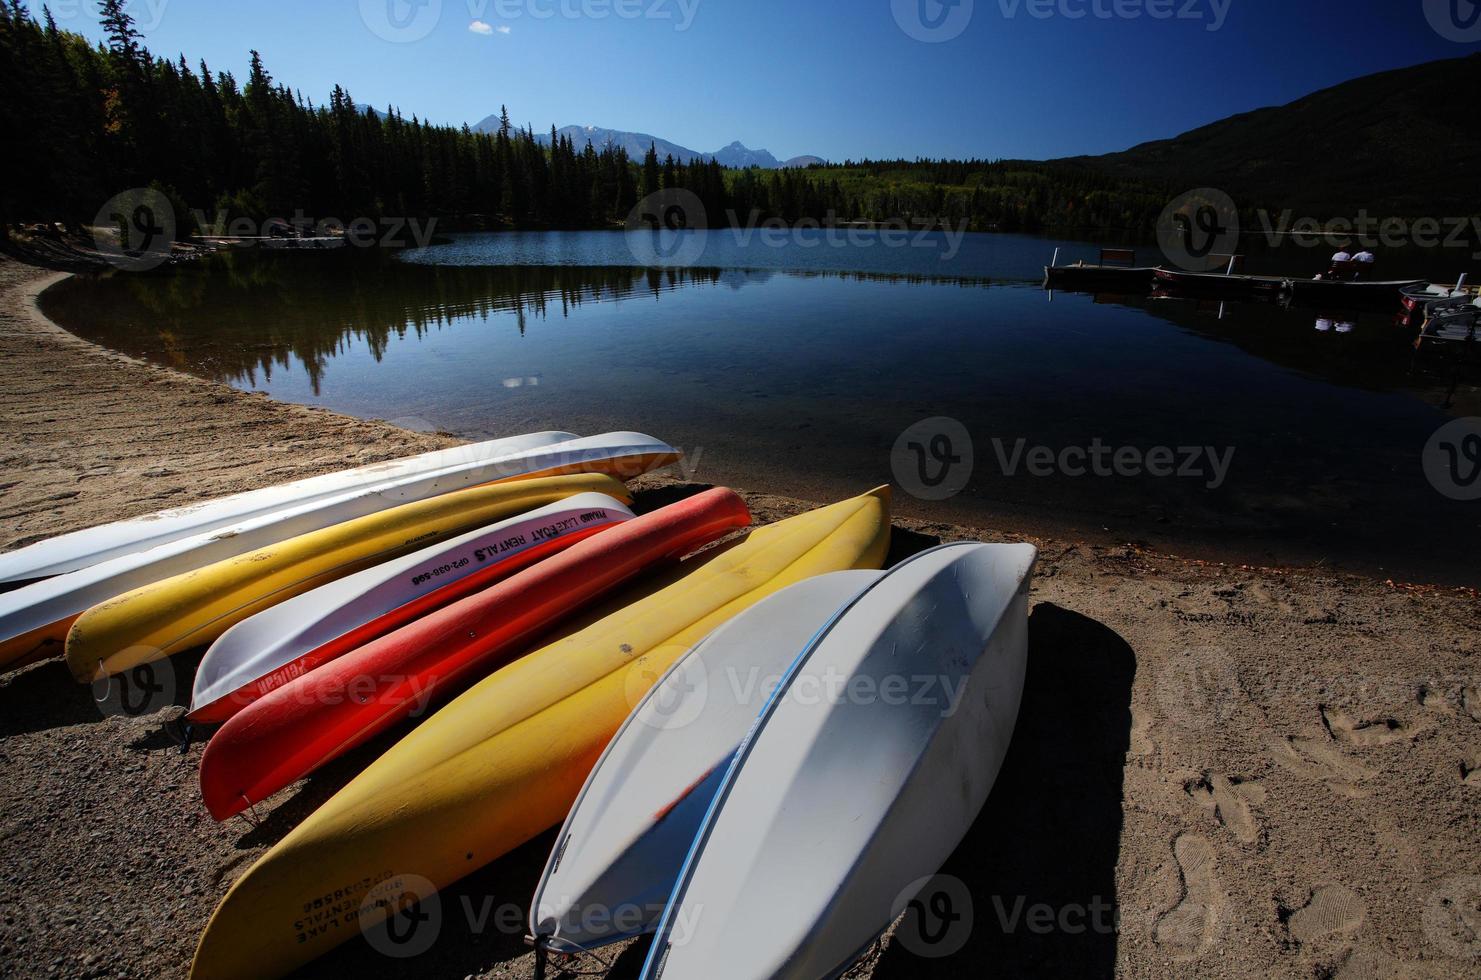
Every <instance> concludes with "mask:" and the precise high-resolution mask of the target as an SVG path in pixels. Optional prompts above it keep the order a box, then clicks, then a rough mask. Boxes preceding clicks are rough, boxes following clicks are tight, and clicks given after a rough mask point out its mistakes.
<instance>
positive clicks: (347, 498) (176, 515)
mask: <svg viewBox="0 0 1481 980" xmlns="http://www.w3.org/2000/svg"><path fill="white" fill-rule="evenodd" d="M578 438H580V437H579V436H577V435H575V434H573V433H570V432H536V433H532V434H530V435H524V436H514V437H512V438H509V439H495V440H492V441H490V442H481V443H476V444H473V445H468V446H454V447H452V448H450V449H440V450H438V451H437V452H432V453H423V454H421V455H420V456H409V457H407V458H405V459H393V460H388V461H386V462H384V463H373V464H371V465H369V466H359V467H356V468H354V469H349V470H341V471H339V472H337V473H326V474H324V475H323V476H315V477H310V478H308V479H306V480H295V481H294V482H292V483H284V484H281V485H279V486H275V487H264V488H262V489H261V490H249V491H247V492H246V493H238V494H233V495H231V496H229V497H220V498H218V499H216V500H207V501H204V502H202V503H198V504H189V505H187V506H184V507H175V508H171V509H170V510H162V511H159V512H158V513H155V514H146V515H144V516H143V517H135V518H132V519H130V520H126V521H115V522H114V523H112V524H102V525H99V526H98V527H90V528H85V529H83V530H81V531H73V532H71V533H70V534H60V535H57V536H56V537H54V538H47V539H46V540H45V541H38V542H36V543H35V544H33V545H28V546H26V547H24V548H17V549H16V550H15V551H9V552H6V553H4V554H0V582H4V583H18V584H19V583H25V582H32V581H37V580H39V579H44V578H50V577H51V576H53V575H61V574H63V573H65V572H75V571H77V570H78V569H79V568H87V567H88V566H90V565H96V564H98V563H99V562H104V561H108V560H109V559H111V558H117V557H118V556H120V555H128V554H133V553H134V552H136V551H147V550H148V549H150V548H154V547H158V546H159V545H162V544H168V543H170V542H171V541H178V540H180V539H181V538H188V537H190V536H191V535H195V534H200V533H202V532H204V531H214V530H216V529H217V528H223V527H229V526H230V525H233V524H240V523H241V522H243V521H248V520H252V519H254V518H260V517H265V516H268V515H270V514H275V513H280V512H282V511H286V510H290V509H293V508H298V507H304V506H306V505H310V504H314V503H316V502H321V501H328V500H331V499H333V500H335V501H336V502H335V503H334V504H332V505H331V507H330V510H331V514H330V515H327V516H330V517H332V518H335V519H339V520H348V519H349V518H351V517H360V516H362V515H363V514H366V513H370V511H368V510H364V509H363V508H364V507H366V506H374V505H375V504H377V503H379V504H380V506H381V507H391V506H394V505H395V504H397V503H405V502H408V501H411V500H416V499H418V498H417V496H415V494H417V493H419V492H420V491H421V490H422V488H423V487H424V486H426V484H423V483H421V482H419V481H418V479H417V478H419V477H426V476H429V475H433V474H437V475H438V477H437V478H436V485H437V486H438V487H444V488H447V489H457V488H458V487H459V486H472V485H473V484H472V483H462V484H459V483H458V482H456V479H457V478H456V476H455V475H454V474H456V473H459V472H467V473H469V474H470V477H469V478H470V479H472V480H474V481H475V482H478V483H482V482H486V480H485V479H484V478H483V477H482V475H481V474H479V473H478V472H476V471H477V470H478V469H480V468H481V466H482V464H483V463H485V462H489V461H492V460H496V459H500V458H503V457H507V456H509V455H511V454H514V453H521V452H526V451H528V450H531V449H538V448H540V447H542V446H550V445H554V444H555V443H560V442H570V441H571V440H573V439H578ZM470 463H471V464H472V466H471V467H470V465H469V464H470ZM493 479H497V477H493ZM432 489H434V492H441V491H440V490H437V489H435V488H432ZM366 491H370V492H371V493H372V494H378V495H379V499H377V498H376V497H375V496H366ZM339 515H343V516H339Z"/></svg>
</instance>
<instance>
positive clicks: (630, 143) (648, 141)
mask: <svg viewBox="0 0 1481 980" xmlns="http://www.w3.org/2000/svg"><path fill="white" fill-rule="evenodd" d="M355 108H356V109H358V110H360V111H361V112H367V111H368V112H372V113H374V114H375V115H376V116H377V117H378V118H384V117H385V113H384V112H382V111H381V110H380V109H377V108H376V107H375V106H372V105H365V104H361V103H357V104H356V106H355ZM498 128H499V117H498V115H492V116H486V117H485V118H484V119H483V120H481V121H480V122H479V123H478V125H476V126H474V127H473V131H474V132H475V133H492V132H496V131H497V130H498ZM556 132H557V133H559V134H560V135H561V136H568V137H570V139H571V142H572V143H574V144H576V149H577V150H580V149H581V148H582V147H584V146H585V145H586V142H587V140H590V141H591V145H592V146H594V147H596V148H597V149H601V148H602V147H604V146H607V145H609V144H610V145H612V146H620V147H622V148H623V149H624V150H626V151H627V155H628V156H629V157H631V158H632V159H634V160H636V161H638V162H640V163H641V162H642V160H643V157H644V156H646V155H647V153H648V147H650V146H652V147H655V148H656V149H657V150H658V159H659V160H660V161H662V160H663V159H664V158H665V157H669V156H672V157H673V158H674V159H675V160H676V161H678V162H679V163H693V162H694V161H695V160H709V159H710V158H711V157H713V158H714V159H716V160H718V161H720V166H722V167H732V168H735V169H745V168H747V167H760V168H761V169H762V170H778V169H782V168H787V167H799V168H800V167H810V166H812V165H813V164H816V163H826V162H827V161H825V160H824V159H823V158H822V157H815V156H800V157H792V158H791V159H790V160H778V159H777V158H776V157H775V156H773V155H772V153H771V151H770V150H753V149H751V148H750V147H748V146H746V145H745V144H744V143H742V142H740V141H739V140H736V141H735V142H734V143H731V144H730V145H729V146H725V147H721V148H720V149H718V150H714V151H712V152H709V153H705V152H702V151H700V150H691V149H689V147H687V146H680V145H679V144H678V143H673V142H670V141H669V140H666V139H661V138H659V137H657V136H650V135H648V134H647V133H628V132H624V131H623V130H620V129H603V128H602V127H601V126H567V127H565V128H564V129H559V130H557V131H556ZM535 142H537V143H539V144H540V145H541V146H549V145H550V133H548V132H544V131H542V132H538V133H536V134H535Z"/></svg>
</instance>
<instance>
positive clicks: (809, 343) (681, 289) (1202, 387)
mask: <svg viewBox="0 0 1481 980" xmlns="http://www.w3.org/2000/svg"><path fill="white" fill-rule="evenodd" d="M717 242H718V243H719V244H716V243H717ZM921 242H922V243H921V244H919V245H917V246H916V247H901V248H896V247H888V246H879V247H874V246H861V245H859V244H857V243H852V244H849V243H844V244H837V245H829V244H823V245H818V246H809V245H803V244H799V243H796V242H793V243H790V244H789V245H787V246H786V247H782V248H774V247H769V246H766V245H761V244H759V243H756V242H753V243H752V244H751V245H749V246H747V245H741V244H738V243H736V242H735V240H734V238H733V236H732V234H731V233H729V232H723V233H715V232H711V233H710V235H709V236H708V241H707V243H706V249H711V248H713V249H715V251H713V252H709V253H707V258H706V259H705V261H714V262H716V263H717V264H718V265H721V266H725V267H723V268H666V269H654V268H643V267H638V266H635V265H633V262H634V259H633V254H632V250H631V249H630V248H629V247H628V243H627V241H626V238H625V236H624V235H622V234H619V233H600V232H594V233H576V234H556V233H549V234H507V235H470V236H459V237H457V238H456V239H455V240H454V241H453V242H452V243H451V244H447V245H438V246H432V247H429V248H426V249H418V250H414V251H411V252H408V253H402V254H401V255H400V256H395V255H391V254H387V253H381V252H364V251H360V250H355V249H346V250H341V251H338V252H334V253H323V254H272V253H261V254H258V253H250V252H233V253H227V254H222V255H219V256H215V257H213V258H212V259H211V260H209V261H204V262H199V263H194V264H188V265H185V266H182V267H178V268H175V269H169V270H158V271H156V272H154V273H149V274H144V275H137V274H135V275H125V274H119V275H111V276H100V277H94V278H77V279H73V280H71V281H69V282H66V283H63V284H62V285H61V286H58V287H56V288H54V289H52V290H50V291H49V292H48V293H47V294H46V295H45V296H44V298H43V306H44V308H45V309H46V311H47V312H48V313H49V314H50V315H52V316H54V317H55V318H56V319H58V320H59V321H60V322H61V323H63V324H64V325H66V326H68V327H69V328H70V329H72V330H74V331H75V332H77V333H79V334H81V335H83V336H85V337H87V338H89V339H92V340H96V341H98V342H100V343H103V344H105V345H107V346H109V347H113V348H116V349H119V350H123V351H126V352H128V353H131V354H135V355H138V356H142V357H146V358H148V359H150V360H153V361H157V362H159V363H163V364H168V365H170V366H173V367H177V368H181V369H183V370H186V371H190V372H193V373H196V374H200V375H203V376H206V377H210V378H214V379H218V380H221V381H226V382H228V383H230V384H232V385H235V386H237V387H239V388H243V389H248V390H258V391H265V392H267V393H268V394H270V395H272V396H273V397H276V398H280V399H283V400H287V401H293V402H301V403H306V404H316V405H323V406H325V407H328V408H332V409H336V410H339V411H343V412H348V413H351V414H355V415H360V416H365V417H377V418H386V419H392V420H396V421H399V422H401V423H403V424H410V425H414V426H417V427H431V428H436V429H441V430H446V431H450V432H455V433H458V434H461V435H466V436H470V437H478V436H488V435H493V434H504V433H509V432H513V431H524V430H531V429H542V428H564V429H569V430H572V431H577V432H597V431H602V430H606V429H614V428H623V429H638V430H642V431H645V432H649V433H651V434H653V435H655V436H658V437H660V438H663V439H666V440H668V441H669V442H671V443H674V444H676V445H679V446H681V447H682V448H684V449H685V450H687V451H688V452H689V453H690V463H691V465H693V466H695V467H696V468H695V472H694V477H695V479H698V480H702V481H705V482H717V483H734V484H736V485H740V486H746V487H750V488H756V489H767V490H771V491H774V492H778V493H785V494H795V495H799V496H806V497H811V498H814V499H825V498H833V497H840V496H843V495H845V494H849V493H854V492H858V491H861V490H864V489H868V488H869V487H871V486H874V485H877V484H879V483H885V482H897V483H899V482H901V481H904V482H906V483H910V482H912V481H914V480H918V479H919V476H918V471H917V470H916V465H915V464H916V463H918V462H919V456H920V455H921V454H925V455H927V456H930V455H931V452H932V450H933V449H939V448H940V447H941V446H942V445H943V444H940V443H936V442H933V438H934V437H935V436H936V435H938V434H939V433H938V432H937V431H936V429H934V428H930V429H928V430H927V431H925V432H924V434H923V435H922V436H921V437H920V438H918V439H915V440H906V441H907V442H909V441H915V442H917V444H918V445H920V446H921V447H922V448H921V449H920V450H909V449H908V448H903V447H902V448H901V449H899V450H897V447H896V443H897V440H898V439H899V438H900V436H901V434H902V432H904V431H905V430H906V429H907V428H909V427H910V426H912V425H913V424H915V423H918V422H920V421H921V420H924V419H928V418H933V417H947V418H950V419H954V420H956V421H957V422H959V423H960V425H961V427H962V429H964V430H965V436H963V435H962V434H961V430H959V429H951V430H949V432H950V433H952V434H954V435H953V441H952V443H951V451H950V454H949V455H951V456H956V457H961V462H959V463H956V464H954V465H953V467H952V471H951V472H952V475H953V476H955V477H962V476H964V475H965V470H964V467H970V471H971V475H970V479H968V480H967V481H966V485H965V487H964V488H963V489H962V490H961V492H960V493H959V494H957V495H955V496H953V497H950V498H949V499H946V500H940V501H934V500H925V499H920V498H918V497H915V496H912V495H910V494H908V493H904V492H902V493H899V494H897V503H898V509H899V511H900V512H901V513H904V514H908V515H912V516H926V517H932V518H937V519H942V520H959V521H966V522H972V521H976V522H982V523H985V524H987V525H988V526H991V527H996V528H1001V529H1004V530H1007V531H1025V532H1050V533H1052V532H1058V533H1066V532H1069V533H1075V534H1080V535H1085V536H1088V537H1090V538H1092V539H1094V540H1105V541H1144V542H1147V543H1150V544H1152V545H1154V546H1158V547H1162V548H1165V549H1167V550H1171V551H1175V552H1179V553H1186V554H1208V555H1213V556H1219V557H1226V558H1231V557H1232V558H1238V559H1241V560H1251V561H1261V562H1280V563H1284V562H1301V563H1306V562H1314V561H1322V562H1327V563H1331V564H1335V565H1338V566H1341V567H1347V568H1353V569H1361V570H1365V571H1382V572H1383V573H1384V574H1388V575H1393V576H1395V577H1401V578H1409V579H1431V580H1444V581H1467V580H1474V578H1475V577H1476V576H1475V575H1474V568H1475V565H1476V563H1475V560H1474V555H1475V553H1476V546H1477V545H1478V544H1481V514H1478V510H1481V505H1478V504H1475V503H1470V504H1467V503H1461V502H1457V501H1455V500H1451V499H1449V498H1447V497H1446V496H1444V495H1442V494H1441V493H1440V492H1438V491H1437V490H1436V489H1435V488H1434V487H1433V486H1432V485H1431V483H1430V482H1429V480H1428V479H1427V478H1426V476H1425V474H1424V472H1423V470H1422V467H1421V453H1422V451H1423V449H1424V446H1425V444H1426V442H1427V441H1428V440H1429V439H1430V437H1431V436H1432V435H1433V434H1434V433H1435V431H1436V430H1437V429H1438V428H1439V427H1440V426H1441V425H1443V424H1444V423H1446V422H1447V421H1449V420H1450V419H1452V418H1455V417H1460V416H1469V415H1481V398H1478V395H1477V370H1476V368H1475V366H1474V364H1473V363H1469V362H1473V361H1474V360H1475V358H1474V357H1473V356H1471V355H1470V352H1468V351H1465V350H1461V351H1459V352H1456V351H1451V352H1446V351H1443V350H1441V349H1440V348H1438V347H1421V348H1420V349H1419V350H1417V351H1416V350H1415V349H1413V348H1412V347H1411V346H1410V345H1409V344H1407V343H1406V342H1405V337H1406V335H1405V334H1404V333H1403V332H1402V331H1400V330H1398V329H1397V328H1396V327H1395V326H1394V324H1393V321H1392V317H1391V315H1390V314H1388V313H1368V314H1345V313H1342V312H1341V311H1325V312H1324V313H1323V314H1322V315H1320V316H1318V314H1317V312H1316V311H1308V310H1284V309H1280V308H1277V307H1274V306H1268V305H1263V304H1248V305H1234V304H1228V305H1222V306H1221V305H1220V304H1217V303H1207V302H1194V301H1186V300H1172V299H1150V298H1147V297H1119V296H1091V295H1081V294H1067V293H1055V294H1049V293H1046V292H1044V291H1043V290H1041V289H1040V288H1038V286H1037V280H1038V278H1040V276H1041V270H1042V266H1043V264H1044V263H1045V261H1047V259H1048V257H1049V255H1050V254H1051V253H1052V252H1053V249H1054V246H1055V245H1056V244H1057V243H1055V242H1052V241H1047V240H1044V239H1038V238H1030V237H1022V236H1008V235H970V236H967V237H966V238H965V239H963V240H962V241H960V242H958V243H956V250H955V253H954V255H953V256H952V258H951V259H949V260H946V259H943V258H942V256H943V254H944V252H945V250H946V249H947V248H949V247H951V243H950V242H947V241H945V240H944V239H943V238H941V236H939V235H938V236H937V238H936V239H935V240H934V242H933V241H932V240H931V239H922V240H921ZM1094 249H1095V246H1093V245H1084V244H1081V245H1077V246H1074V247H1072V248H1069V249H1066V252H1065V253H1063V254H1062V260H1063V259H1064V258H1065V257H1066V256H1068V257H1069V258H1071V259H1073V258H1076V257H1081V256H1084V257H1090V258H1093V255H1094ZM932 253H934V254H932ZM1097 447H1100V449H1099V450H1098V449H1097ZM1113 450H1120V451H1121V453H1122V455H1121V457H1120V458H1119V460H1118V459H1117V458H1116V457H1115V456H1114V454H1113ZM1097 451H1100V452H1102V453H1104V455H1103V456H1102V457H1101V460H1102V464H1103V465H1102V467H1101V471H1102V472H1103V473H1109V475H1095V472H1094V469H1095V467H1094V466H1093V465H1090V464H1091V460H1092V459H1093V458H1094V456H1093V454H1094V453H1096V452H1097ZM1195 453H1196V455H1195ZM912 454H914V455H912ZM1082 454H1084V455H1082ZM1168 456H1170V457H1171V459H1170V460H1168V459H1167V458H1166V457H1168ZM1050 457H1052V461H1050V462H1048V463H1047V464H1045V460H1046V459H1049V458H1050ZM892 461H893V464H894V465H892ZM1164 462H1171V465H1172V469H1173V470H1174V473H1173V475H1167V476H1157V475H1149V474H1148V473H1146V472H1145V471H1144V470H1145V468H1146V466H1147V465H1148V464H1161V463H1164ZM1036 464H1037V465H1036ZM926 468H927V471H928V472H927V475H928V477H929V476H939V473H940V470H939V466H938V464H937V461H936V460H935V459H929V460H927V462H926ZM1081 469H1084V470H1085V471H1086V472H1085V473H1084V474H1083V475H1081V473H1080V470H1081ZM1178 470H1181V471H1183V475H1177V471H1178ZM912 474H916V475H914V476H913V475H912ZM917 486H919V484H917ZM1473 584H1474V583H1473Z"/></svg>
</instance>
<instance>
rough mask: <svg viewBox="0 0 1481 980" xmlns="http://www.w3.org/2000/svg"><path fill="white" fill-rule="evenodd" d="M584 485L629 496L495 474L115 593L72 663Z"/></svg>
mask: <svg viewBox="0 0 1481 980" xmlns="http://www.w3.org/2000/svg"><path fill="white" fill-rule="evenodd" d="M581 493H603V494H606V495H608V496H610V497H614V498H616V499H618V500H622V501H624V502H626V501H631V499H632V497H631V496H630V495H629V494H628V491H627V488H626V487H625V486H623V485H622V484H621V483H619V482H618V481H617V480H615V479H613V478H612V477H610V476H606V475H605V474H600V473H595V474H582V475H575V476H555V477H544V478H539V479H531V480H518V481H515V482H512V483H496V484H488V485H486V486H482V487H473V488H471V489H468V490H459V491H457V492H456V493H449V494H443V495H442V496H439V497H434V498H432V499H431V500H423V501H418V502H417V503H414V504H403V505H402V506H400V507H393V508H391V509H390V510H387V511H383V512H381V513H379V514H371V515H370V516H368V517H361V518H358V519H356V520H353V521H346V522H345V523H343V524H336V525H334V526H333V527H328V528H324V529H323V530H321V531H315V532H313V533H311V534H305V535H301V536H299V537H296V538H290V539H289V540H287V541H282V542H279V543H277V544H274V545H270V546H268V547H266V548H260V549H258V550H256V551H249V552H247V553H245V554H242V555H238V556H236V557H234V558H228V559H227V560H225V561H221V562H217V563H216V564H214V565H207V566H205V567H204V568H198V569H194V570H192V571H189V572H186V573H184V574H182V575H176V576H173V577H171V578H167V579H164V580H162V581H159V582H154V583H152V584H150V585H146V586H144V587H143V588H140V589H135V590H133V591H132V592H126V593H124V594H123V595H121V596H117V597H115V598H113V599H109V600H107V601H106V602H103V603H101V604H99V605H97V606H94V607H93V608H91V609H89V610H88V611H87V612H85V613H83V614H82V615H81V616H79V617H78V618H77V621H76V622H75V623H73V624H72V629H71V630H69V631H68V633H67V666H68V668H69V669H70V670H71V671H72V676H73V677H75V678H77V679H78V680H79V681H82V682H84V683H88V682H91V681H93V680H94V679H96V678H97V677H99V676H102V675H112V674H118V673H121V672H123V671H125V670H128V669H130V668H131V667H135V666H138V665H139V664H141V663H149V662H151V661H154V660H160V659H163V658H165V657H168V656H171V655H173V654H176V653H179V652H181V651H183V650H188V649H190V648H191V647H195V646H200V645H202V644H206V643H210V642H212V641H213V640H215V639H217V638H218V637H220V636H221V634H222V633H225V632H226V631H227V630H228V629H230V628H231V627H232V626H235V625H236V624H237V623H240V622H242V621H243V620H245V619H247V618H249V617H250V616H252V615H254V614H256V613H258V612H261V611H262V610H264V609H267V608H269V607H271V606H274V605H276V604H277V603H279V602H282V601H284V600H286V599H290V598H292V597H293V596H296V595H299V594H302V593H304V592H308V591H310V590H311V589H314V588H317V587H319V586H321V585H325V584H327V583H329V582H332V581H335V580H336V579H340V578H344V577H345V576H346V575H352V574H354V573H355V572H358V571H360V570H362V569H364V568H368V567H369V566H371V565H374V564H377V563H379V562H383V561H387V560H390V559H394V558H399V557H401V556H404V555H406V554H409V553H411V552H412V551H415V550H417V549H419V548H422V547H425V546H426V545H427V544H428V543H431V542H436V541H439V540H444V539H446V538H449V537H452V536H454V535H458V534H462V533H464V532H466V531H469V530H471V529H473V528H476V527H481V526H483V525H485V524H489V523H492V522H494V521H498V520H503V519H504V518H507V517H511V516H513V515H515V514H519V513H523V512H525V511H529V510H533V509H535V508H537V507H543V506H546V505H548V504H552V503H555V502H556V501H559V500H564V499H565V498H567V497H572V496H575V495H577V494H581Z"/></svg>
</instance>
